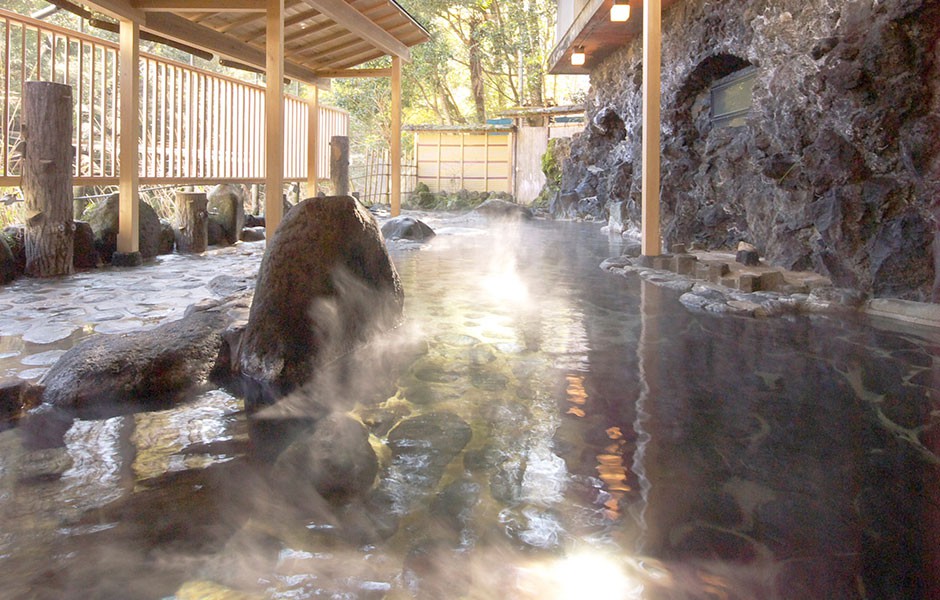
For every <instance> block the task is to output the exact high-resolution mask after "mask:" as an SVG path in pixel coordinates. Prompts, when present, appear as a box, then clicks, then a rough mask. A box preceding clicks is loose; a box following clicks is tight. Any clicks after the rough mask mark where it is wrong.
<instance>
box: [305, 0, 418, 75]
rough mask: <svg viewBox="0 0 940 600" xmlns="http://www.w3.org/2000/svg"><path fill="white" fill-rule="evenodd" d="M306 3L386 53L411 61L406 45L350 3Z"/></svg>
mask: <svg viewBox="0 0 940 600" xmlns="http://www.w3.org/2000/svg"><path fill="white" fill-rule="evenodd" d="M306 3H307V5H308V6H310V7H311V8H313V9H315V10H317V11H319V12H320V13H321V14H323V15H325V16H327V17H329V18H330V19H332V20H333V21H335V22H336V23H338V24H339V25H342V26H343V27H345V28H346V29H348V30H349V31H351V32H353V33H354V34H356V35H357V36H359V37H360V38H362V39H363V40H365V41H367V42H369V43H370V44H372V45H374V46H375V47H377V48H379V49H381V50H382V51H383V52H385V53H386V54H390V55H392V56H399V57H401V58H402V60H405V61H408V62H411V49H410V48H408V46H406V45H405V44H403V43H401V42H400V41H398V39H396V38H395V36H393V35H392V34H390V33H389V32H387V31H385V30H384V29H382V28H381V27H380V26H378V25H376V24H375V23H373V22H372V20H371V19H369V17H367V16H365V15H364V14H362V13H361V12H359V11H358V10H356V9H355V8H353V7H352V6H351V5H349V4H346V3H345V2H335V1H334V0H306Z"/></svg>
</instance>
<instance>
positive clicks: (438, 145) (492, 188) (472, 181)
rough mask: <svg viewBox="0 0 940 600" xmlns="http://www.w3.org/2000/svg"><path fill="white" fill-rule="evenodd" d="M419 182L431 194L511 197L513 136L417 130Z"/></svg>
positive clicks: (479, 132) (500, 131)
mask: <svg viewBox="0 0 940 600" xmlns="http://www.w3.org/2000/svg"><path fill="white" fill-rule="evenodd" d="M415 162H416V165H417V182H418V183H424V184H426V185H427V186H428V187H429V188H430V189H431V191H434V192H439V191H448V192H456V191H459V190H469V191H478V192H509V193H512V191H513V189H512V181H513V180H512V173H513V132H512V130H511V129H506V130H499V131H488V130H476V131H470V130H465V129H454V130H416V131H415Z"/></svg>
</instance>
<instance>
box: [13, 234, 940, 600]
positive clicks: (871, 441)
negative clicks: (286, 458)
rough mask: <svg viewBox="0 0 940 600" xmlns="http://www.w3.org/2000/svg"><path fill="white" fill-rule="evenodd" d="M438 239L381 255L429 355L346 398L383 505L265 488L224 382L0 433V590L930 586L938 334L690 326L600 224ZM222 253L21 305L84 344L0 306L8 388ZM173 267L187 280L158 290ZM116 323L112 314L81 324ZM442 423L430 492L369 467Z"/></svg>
mask: <svg viewBox="0 0 940 600" xmlns="http://www.w3.org/2000/svg"><path fill="white" fill-rule="evenodd" d="M429 220H430V221H431V223H432V225H433V226H435V227H436V228H437V229H438V230H439V232H440V234H441V235H439V236H438V237H437V238H436V239H435V241H434V242H433V243H432V244H430V245H428V246H425V247H422V248H420V249H414V248H409V249H405V248H399V249H393V258H394V260H395V262H396V266H397V267H398V270H399V273H400V275H401V277H402V280H403V282H404V285H405V292H406V314H407V323H406V325H405V328H404V329H403V332H405V333H406V334H407V336H408V337H409V338H410V340H409V341H410V342H414V341H419V342H421V346H422V347H423V348H424V350H425V351H423V352H420V353H418V354H417V355H416V357H414V358H413V359H412V358H409V361H408V362H407V364H405V365H404V367H403V368H402V370H401V372H400V373H397V374H396V375H395V376H394V377H393V379H391V380H390V381H389V382H388V383H389V392H388V393H387V394H385V395H383V396H382V397H379V398H341V400H343V401H344V402H345V405H346V407H347V408H349V409H351V411H352V413H353V414H354V415H356V416H357V417H358V418H360V419H361V420H363V422H365V423H366V424H367V425H369V426H370V428H371V430H372V434H373V435H372V441H373V444H374V445H375V446H376V447H377V448H378V449H379V451H380V455H381V456H382V457H383V467H384V468H383V471H382V473H381V474H380V478H381V482H380V483H379V486H378V487H379V488H380V489H381V490H382V492H383V494H384V499H385V500H386V501H385V502H378V501H376V500H375V498H371V497H370V498H366V499H364V500H356V501H351V502H348V503H344V504H340V505H330V504H328V503H325V502H323V501H322V500H321V499H317V498H307V497H303V496H300V492H299V491H298V490H295V489H292V488H291V487H290V486H289V485H288V486H286V487H283V488H277V487H276V486H271V485H270V481H271V480H270V479H269V478H268V475H269V473H268V472H267V471H268V469H269V467H268V466H267V465H265V464H263V463H260V462H259V461H257V460H255V458H254V457H253V455H252V451H251V447H252V439H251V434H250V430H249V429H250V428H249V427H248V424H247V422H246V417H245V415H244V413H243V412H242V411H241V401H240V400H239V399H237V398H234V397H232V396H231V395H229V394H228V393H226V392H225V391H223V390H214V391H210V392H208V393H206V394H203V395H201V396H200V397H199V398H197V399H195V400H193V401H192V402H189V403H187V404H184V405H181V406H178V407H175V408H173V409H170V410H164V411H156V412H150V413H140V414H137V415H131V416H124V417H115V418H112V419H108V420H104V421H77V422H76V423H75V424H74V425H73V427H72V429H71V430H70V431H69V433H68V435H67V436H66V447H65V448H61V449H51V450H43V451H33V452H29V451H26V450H25V449H24V448H23V447H22V446H21V445H20V441H19V437H18V435H17V432H16V431H15V430H11V431H6V432H3V433H0V589H3V590H4V594H3V595H4V597H10V598H168V597H175V598H180V599H184V598H187V599H188V598H216V597H218V598H244V597H250V598H254V597H258V598H369V599H371V598H389V599H393V598H394V599H397V598H480V599H485V598H519V599H530V598H532V599H534V598H540V599H541V598H558V599H562V598H565V599H567V598H571V599H574V598H578V599H580V598H591V597H596V598H608V599H616V598H649V599H660V598H662V599H673V598H675V599H682V598H742V599H743V598H768V599H770V598H930V597H937V595H938V594H940V581H938V578H940V575H938V573H940V548H938V541H937V540H940V491H938V483H940V478H938V473H940V466H938V465H940V460H938V454H940V434H938V430H937V424H938V419H940V403H938V401H937V396H936V395H937V394H938V393H940V371H938V370H937V368H936V366H935V361H936V360H937V356H938V354H940V343H938V340H937V338H936V337H935V336H933V335H932V334H930V333H929V332H926V331H905V330H899V329H896V330H894V331H889V330H887V329H885V328H884V326H883V325H882V324H879V326H878V327H876V326H874V325H873V324H871V323H868V322H866V321H864V320H861V319H858V318H848V317H846V318H834V317H813V318H809V317H792V318H786V319H773V320H755V319H747V318H740V317H728V316H716V315H708V314H695V313H691V312H688V311H687V310H686V309H685V308H683V307H682V306H681V305H680V304H679V303H678V301H677V298H676V294H675V293H674V292H671V291H668V290H663V289H661V288H657V287H655V286H651V285H650V284H647V283H645V282H642V281H641V280H639V279H637V278H623V277H619V276H615V275H611V274H609V273H606V272H603V271H601V270H600V269H598V267H597V265H598V264H599V263H600V262H601V260H603V259H604V258H606V257H607V256H610V255H616V254H619V252H620V241H619V240H618V239H616V238H614V239H609V238H607V237H606V236H602V235H600V234H599V233H598V231H597V226H596V225H592V224H576V223H545V222H536V223H532V224H522V225H508V226H500V227H496V226H491V227H489V228H485V227H483V225H482V224H480V223H478V222H472V221H457V220H453V219H446V218H445V219H434V218H431V219H429ZM238 248H239V249H238V250H230V251H227V252H225V253H221V254H218V255H213V256H209V257H206V258H188V257H186V258H174V259H171V260H169V261H166V262H164V263H160V264H157V265H152V266H151V267H149V268H148V269H149V271H148V270H147V269H145V270H142V271H129V272H128V271H125V272H124V273H144V272H145V271H146V272H147V273H148V274H149V275H150V276H152V278H151V282H157V287H158V289H154V290H149V291H148V290H142V291H140V292H134V293H139V294H141V296H140V297H139V298H135V297H130V296H122V297H121V298H120V299H121V301H122V302H121V303H120V304H117V303H114V304H113V305H112V304H107V305H105V304H104V303H105V302H107V301H108V300H105V299H102V300H100V301H98V302H91V303H90V304H91V306H88V305H78V306H77V305H76V303H75V302H74V301H73V300H70V299H69V298H70V296H68V295H65V296H62V292H61V289H60V287H57V286H63V285H64V286H65V287H66V288H68V286H74V285H75V283H74V281H73V282H72V283H68V282H63V283H60V284H46V286H45V287H46V288H49V289H48V291H45V292H43V291H41V290H42V289H45V288H43V286H39V285H38V284H34V283H33V282H28V283H27V284H19V285H30V286H33V285H35V286H36V288H35V289H34V290H32V291H34V292H35V294H32V295H36V294H47V295H49V297H51V298H55V299H56V300H55V301H53V302H51V303H50V306H49V307H48V310H50V311H54V314H56V315H58V317H57V319H56V320H55V322H54V323H53V325H55V324H56V323H69V325H68V327H72V326H74V327H75V329H74V330H73V331H71V332H69V335H68V336H66V337H64V338H60V339H59V340H55V341H47V342H45V343H41V344H37V342H36V341H26V340H24V334H26V333H27V332H28V331H35V330H36V328H39V327H40V326H42V325H43V324H42V323H41V322H40V321H39V320H37V319H38V317H36V316H35V313H34V312H27V311H20V312H16V313H15V314H9V313H7V312H6V311H5V312H4V313H3V315H2V316H0V321H2V328H0V330H2V332H3V334H4V336H3V337H0V368H2V369H5V371H4V373H5V374H6V376H23V373H24V371H29V370H30V369H40V370H42V369H44V368H47V366H46V365H47V364H49V363H51V361H52V360H54V358H55V356H56V355H55V353H56V352H59V351H61V350H62V349H64V348H65V347H67V346H68V345H70V344H71V343H74V341H75V340H76V339H80V338H81V337H82V336H84V335H90V334H92V333H93V332H94V331H96V326H95V323H107V322H114V323H116V324H118V323H124V324H127V323H128V322H129V321H128V320H129V319H134V318H140V319H141V320H142V325H141V326H150V325H151V324H153V323H156V322H160V320H161V319H169V318H174V317H178V316H180V314H181V313H179V312H178V310H179V309H178V308H177V307H179V306H182V305H184V304H185V303H186V302H184V300H186V299H189V298H193V300H192V301H195V300H198V299H200V298H201V297H206V296H208V295H209V293H210V292H209V291H208V290H209V288H208V287H207V282H208V279H209V278H211V276H213V275H214V274H217V273H219V272H228V273H236V274H237V273H246V272H251V271H252V269H254V268H256V265H257V263H258V261H259V257H260V253H259V252H258V251H257V249H258V246H253V245H247V244H243V245H240V246H239V247H238ZM187 261H191V262H187ZM209 261H215V262H214V263H212V262H209ZM181 265H182V268H180V267H181ZM197 267H198V268H197ZM200 268H202V269H203V271H200V270H199V269H200ZM173 269H178V271H176V272H177V273H179V272H182V273H185V275H179V276H178V277H176V278H173V277H166V276H165V275H161V274H165V273H168V272H174V271H173ZM121 276H122V277H127V275H121ZM132 276H136V275H132ZM158 276H160V277H163V279H158V278H157V277H158ZM82 277H84V278H86V279H79V281H82V282H83V285H87V286H89V288H91V289H95V288H99V287H105V288H108V290H107V291H108V292H109V293H112V292H113V291H114V290H123V289H124V288H125V287H127V286H121V285H115V283H114V282H113V281H111V280H109V277H110V278H113V277H114V275H111V274H109V273H100V274H88V275H83V276H82ZM187 278H188V279H187ZM145 281H146V280H143V279H142V280H141V282H142V283H145ZM174 283H185V284H186V285H185V286H180V289H178V290H177V289H176V287H175V286H174ZM21 292H22V290H19V291H11V290H3V291H2V292H0V304H3V305H9V306H11V307H12V306H15V305H16V304H17V298H18V296H17V295H16V294H18V293H21ZM145 292H146V293H145ZM122 293H124V292H122ZM127 293H130V292H127ZM37 301H38V300H37ZM138 303H142V304H138ZM144 305H146V306H144ZM147 306H151V307H157V308H153V309H152V310H151V309H147V310H145V308H146V307H147ZM78 308H81V309H82V311H83V314H78V311H77V309H78ZM134 310H138V311H139V314H137V315H136V316H135V314H134ZM148 310H150V312H148ZM109 311H112V312H115V311H120V312H121V315H120V316H118V317H115V318H114V319H109V320H98V321H96V319H101V318H102V315H106V314H107V313H108V312H109ZM153 311H163V313H165V314H163V313H161V314H155V313H154V312H153ZM148 319H149V320H148ZM116 324H115V325H113V326H112V327H113V328H114V329H115V330H116V331H121V330H123V329H124V327H123V326H119V325H116ZM46 325H48V323H46ZM130 327H131V326H130V325H128V328H130ZM40 333H41V332H40ZM36 336H37V339H38V340H39V341H40V342H42V341H43V339H42V338H41V337H40V334H38V333H37V334H36ZM47 337H56V336H55V335H52V334H48V335H47ZM14 352H15V353H16V354H13V355H12V356H6V357H5V358H4V354H12V353H14ZM49 352H52V353H53V354H45V355H43V353H49ZM4 361H5V362H4ZM364 371H367V370H364ZM40 374H41V372H40V373H35V372H34V373H29V372H27V373H25V375H26V376H28V377H36V376H38V375H40ZM361 376H362V377H370V376H371V375H370V373H369V372H362V373H361ZM335 393H336V395H337V396H339V397H342V396H343V391H342V390H336V391H335ZM443 413H450V414H455V415H457V416H459V418H460V419H462V420H463V421H464V422H466V423H467V424H469V425H470V427H471V428H472V437H471V439H470V442H469V443H468V444H467V446H466V447H465V448H463V449H462V450H460V451H459V452H458V453H457V454H456V456H455V457H454V458H453V460H450V461H449V462H448V463H447V464H446V465H441V468H440V469H439V472H438V471H435V466H434V465H431V464H422V463H420V460H419V459H420V458H421V456H422V455H421V454H420V453H417V454H413V455H409V456H410V457H411V458H410V459H409V460H411V461H412V462H408V460H405V458H404V457H397V458H396V457H394V456H391V455H390V453H389V452H388V450H387V449H384V450H383V448H384V447H385V439H386V436H387V434H388V431H389V430H390V429H392V428H393V427H394V426H395V425H396V424H397V423H398V422H400V421H402V420H403V419H408V418H413V417H418V416H422V415H424V416H428V418H431V419H433V418H435V415H441V414H443ZM441 444H442V445H446V440H445V441H443V442H441ZM416 457H417V458H416ZM415 461H417V462H415ZM298 489H299V488H298ZM298 507H299V508H298ZM392 531H394V533H393V534H391V532H392ZM383 532H384V533H383ZM239 593H241V594H246V595H237V594H239Z"/></svg>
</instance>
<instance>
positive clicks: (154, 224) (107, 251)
mask: <svg viewBox="0 0 940 600" xmlns="http://www.w3.org/2000/svg"><path fill="white" fill-rule="evenodd" d="M119 207H120V197H119V195H118V194H112V195H111V196H109V197H108V199H107V200H105V201H104V202H101V203H100V204H98V205H96V206H92V207H91V208H89V209H88V210H86V211H85V214H84V217H85V220H86V221H88V224H89V225H91V229H92V231H94V232H95V250H97V251H98V255H99V256H100V257H101V260H103V261H104V262H106V263H110V262H111V255H113V254H114V253H115V251H116V250H117V233H118V211H119ZM138 211H139V215H138V216H139V219H140V227H139V250H140V256H141V258H143V259H148V258H153V257H155V256H156V255H157V254H158V253H159V251H160V232H161V227H160V218H159V217H158V216H157V213H156V212H155V211H154V210H153V208H151V207H150V205H149V204H147V203H146V202H144V201H143V200H140V201H139V203H138Z"/></svg>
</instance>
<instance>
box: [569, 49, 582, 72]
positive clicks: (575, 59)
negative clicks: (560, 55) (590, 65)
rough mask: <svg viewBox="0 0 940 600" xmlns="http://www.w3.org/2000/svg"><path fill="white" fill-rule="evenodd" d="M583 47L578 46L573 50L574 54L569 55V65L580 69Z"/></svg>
mask: <svg viewBox="0 0 940 600" xmlns="http://www.w3.org/2000/svg"><path fill="white" fill-rule="evenodd" d="M584 59H585V55H584V46H578V47H577V48H575V49H574V52H572V53H571V64H572V65H574V66H576V67H580V66H581V65H583V64H584Z"/></svg>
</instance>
